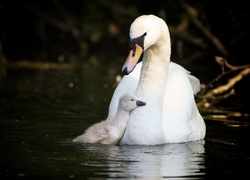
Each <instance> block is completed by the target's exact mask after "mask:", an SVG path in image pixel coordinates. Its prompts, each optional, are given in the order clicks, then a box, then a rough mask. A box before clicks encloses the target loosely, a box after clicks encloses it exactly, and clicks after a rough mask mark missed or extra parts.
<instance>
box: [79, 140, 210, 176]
mask: <svg viewBox="0 0 250 180" xmlns="http://www.w3.org/2000/svg"><path fill="white" fill-rule="evenodd" d="M80 148H81V149H82V151H83V152H86V151H87V152H88V153H89V154H94V155H95V158H98V159H99V160H101V161H105V162H103V163H100V162H99V161H96V160H95V161H92V160H89V161H86V162H83V163H82V165H83V166H88V167H96V168H98V169H99V171H97V172H96V173H95V174H96V175H105V176H107V177H140V178H143V177H145V178H146V177H147V178H149V177H151V178H162V177H186V178H187V177H199V176H202V175H204V174H205V173H204V169H205V162H204V153H205V151H204V141H197V142H190V143H183V144H166V145H159V146H104V145H83V146H82V147H80Z"/></svg>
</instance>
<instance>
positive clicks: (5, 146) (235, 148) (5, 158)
mask: <svg viewBox="0 0 250 180" xmlns="http://www.w3.org/2000/svg"><path fill="white" fill-rule="evenodd" d="M115 86H116V84H115V76H114V75H109V74H107V73H104V72H103V71H102V70H100V69H99V68H96V67H91V66H90V67H89V66H84V65H82V66H79V67H77V68H65V69H48V70H31V69H21V70H20V69H9V70H8V71H7V75H6V76H5V77H4V78H3V79H2V80H1V81H0V135H1V136H0V137H1V146H0V150H1V155H0V160H1V176H2V177H4V178H5V179H45V178H49V179H71V178H72V179H115V178H125V179H134V178H139V179H162V178H174V179H210V178H211V179H215V178H217V177H220V176H222V177H225V178H226V177H233V176H235V177H237V178H241V177H245V178H247V177H249V172H248V171H249V170H250V169H249V163H250V147H249V146H250V143H249V140H248V137H249V135H250V129H249V115H248V114H246V113H245V114H243V113H241V112H238V111H237V112H233V111H232V109H231V111H228V110H226V109H223V108H217V109H216V110H210V111H209V112H201V113H202V115H203V116H204V118H205V121H206V124H207V135H206V138H205V140H202V141H196V142H190V143H181V144H165V145H158V146H116V145H97V144H79V143H72V139H73V138H75V137H76V136H78V135H79V134H81V133H83V131H84V130H85V129H86V128H87V127H88V126H90V125H92V124H93V123H96V122H98V121H100V120H102V119H105V118H106V116H107V112H108V104H109V102H110V99H111V97H112V94H113V91H114V88H115Z"/></svg>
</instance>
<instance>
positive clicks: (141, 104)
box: [136, 100, 146, 106]
mask: <svg viewBox="0 0 250 180" xmlns="http://www.w3.org/2000/svg"><path fill="white" fill-rule="evenodd" d="M136 105H137V106H145V105H146V103H145V102H143V101H140V100H136Z"/></svg>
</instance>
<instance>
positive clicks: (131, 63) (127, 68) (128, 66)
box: [122, 44, 143, 75]
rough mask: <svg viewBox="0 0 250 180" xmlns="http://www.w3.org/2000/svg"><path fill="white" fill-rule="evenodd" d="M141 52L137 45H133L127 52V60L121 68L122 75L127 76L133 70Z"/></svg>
mask: <svg viewBox="0 0 250 180" xmlns="http://www.w3.org/2000/svg"><path fill="white" fill-rule="evenodd" d="M142 52H143V49H142V48H141V46H139V45H137V44H135V47H134V48H133V49H132V50H130V51H129V54H128V57H127V60H126V61H125V63H124V65H123V66H122V73H123V74H124V75H128V74H129V73H131V72H132V71H133V70H134V68H135V66H136V64H137V63H138V61H139V59H140V57H141V54H142Z"/></svg>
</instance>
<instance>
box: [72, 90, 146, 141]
mask: <svg viewBox="0 0 250 180" xmlns="http://www.w3.org/2000/svg"><path fill="white" fill-rule="evenodd" d="M145 105H146V103H145V102H143V101H140V100H138V99H137V97H136V96H134V95H133V94H124V95H123V96H121V98H120V99H119V105H118V109H117V112H116V114H115V115H114V116H113V118H112V120H109V121H102V122H99V123H96V124H94V125H92V126H90V127H89V128H88V129H87V130H86V131H85V133H84V134H82V135H80V136H78V137H76V138H75V139H73V142H83V143H100V144H117V143H118V142H119V141H120V140H121V138H122V136H123V134H124V131H125V129H126V126H127V122H128V119H129V114H130V111H132V110H133V109H135V108H137V107H139V106H145Z"/></svg>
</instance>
